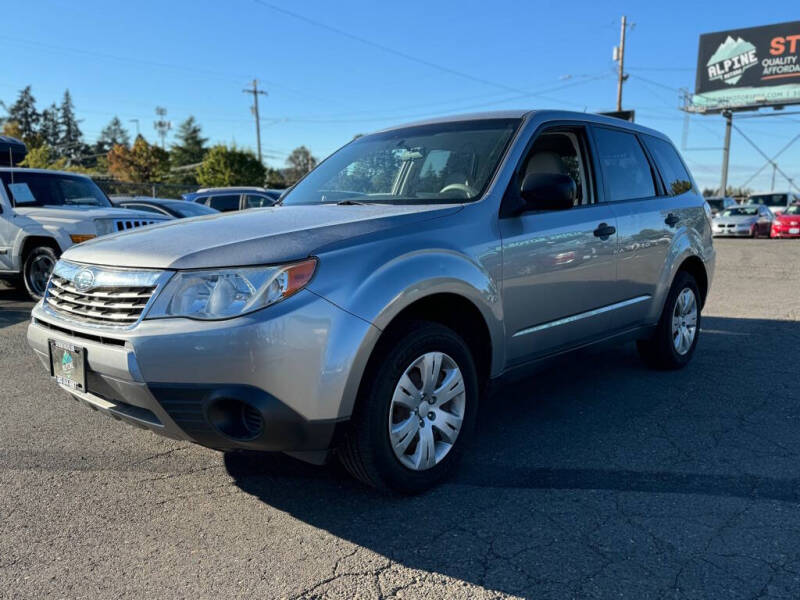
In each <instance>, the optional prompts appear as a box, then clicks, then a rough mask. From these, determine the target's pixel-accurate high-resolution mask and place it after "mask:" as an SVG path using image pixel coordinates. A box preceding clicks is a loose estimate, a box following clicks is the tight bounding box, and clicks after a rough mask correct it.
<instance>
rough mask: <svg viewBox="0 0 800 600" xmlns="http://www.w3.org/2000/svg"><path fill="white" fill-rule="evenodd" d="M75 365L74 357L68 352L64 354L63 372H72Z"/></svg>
mask: <svg viewBox="0 0 800 600" xmlns="http://www.w3.org/2000/svg"><path fill="white" fill-rule="evenodd" d="M74 366H75V364H74V363H73V362H72V356H71V355H70V354H69V353H68V352H64V354H63V355H62V356H61V370H62V371H72V369H73V367H74Z"/></svg>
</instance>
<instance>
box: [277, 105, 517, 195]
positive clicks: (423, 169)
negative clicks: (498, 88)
mask: <svg viewBox="0 0 800 600" xmlns="http://www.w3.org/2000/svg"><path fill="white" fill-rule="evenodd" d="M519 123H520V120H519V119H486V120H481V121H457V122H449V123H438V124H434V125H422V126H417V127H407V128H403V129H394V130H392V131H387V132H383V133H376V134H373V135H368V136H364V137H361V138H358V139H356V140H354V141H353V142H351V143H349V144H348V145H346V146H345V147H343V148H342V149H341V150H339V151H338V152H336V153H335V154H333V155H332V156H331V157H330V158H328V159H327V160H325V161H324V162H323V163H322V164H320V165H319V166H318V167H317V168H316V169H314V170H313V171H312V172H311V173H309V174H308V175H307V176H306V177H305V178H304V179H303V180H301V181H300V182H299V183H298V184H297V185H296V186H295V187H294V189H293V190H292V191H290V192H289V193H288V194H286V196H284V199H283V204H284V205H293V204H320V203H322V204H326V203H327V204H329V203H337V202H344V203H353V204H357V203H373V202H375V203H378V202H380V203H393V204H440V203H461V202H469V201H473V200H477V199H478V198H479V197H480V196H481V195H482V194H483V192H484V191H485V189H486V187H487V186H488V184H489V181H490V180H491V178H492V175H493V174H494V172H495V170H496V169H497V166H498V164H499V163H500V159H501V158H502V156H503V153H504V152H505V150H506V147H507V146H508V144H509V141H510V140H511V136H512V135H513V134H514V131H515V130H516V128H517V126H518V125H519Z"/></svg>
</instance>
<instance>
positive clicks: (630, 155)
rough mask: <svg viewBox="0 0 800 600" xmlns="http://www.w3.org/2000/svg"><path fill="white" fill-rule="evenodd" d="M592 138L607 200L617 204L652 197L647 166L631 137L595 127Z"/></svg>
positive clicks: (640, 150)
mask: <svg viewBox="0 0 800 600" xmlns="http://www.w3.org/2000/svg"><path fill="white" fill-rule="evenodd" d="M595 139H596V142H597V156H598V158H599V159H600V167H601V168H602V169H603V174H604V175H605V179H606V190H607V192H608V197H607V200H609V201H612V202H618V201H620V200H633V199H635V198H651V197H653V196H655V195H656V189H655V185H654V184H653V175H652V173H651V172H650V163H649V162H648V161H647V157H646V156H645V153H644V150H643V149H642V146H641V144H639V140H638V139H636V136H635V135H633V134H630V133H626V132H624V131H617V130H615V129H606V128H604V127H598V128H595Z"/></svg>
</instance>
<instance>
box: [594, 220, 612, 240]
mask: <svg viewBox="0 0 800 600" xmlns="http://www.w3.org/2000/svg"><path fill="white" fill-rule="evenodd" d="M615 233H617V228H616V227H613V226H611V225H609V224H608V223H600V225H598V226H597V229H595V230H594V236H595V237H599V238H600V239H601V240H607V239H608V238H609V237H610V236H612V235H614V234H615Z"/></svg>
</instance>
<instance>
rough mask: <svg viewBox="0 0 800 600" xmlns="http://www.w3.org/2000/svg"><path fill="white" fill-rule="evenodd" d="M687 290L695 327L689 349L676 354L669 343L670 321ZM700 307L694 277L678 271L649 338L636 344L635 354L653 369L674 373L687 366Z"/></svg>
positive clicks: (673, 347)
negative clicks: (693, 308) (694, 306)
mask: <svg viewBox="0 0 800 600" xmlns="http://www.w3.org/2000/svg"><path fill="white" fill-rule="evenodd" d="M687 288H688V289H690V290H691V291H692V293H693V294H694V297H695V301H696V302H697V325H696V330H695V334H694V339H693V340H692V344H691V346H690V347H689V349H688V351H687V352H686V353H685V354H680V353H679V352H678V351H677V350H676V348H675V343H674V342H673V336H672V318H673V315H674V313H675V308H676V304H677V302H678V297H679V295H680V294H681V293H682V292H683V291H684V290H685V289H687ZM701 304H702V296H701V295H700V289H699V288H698V287H697V282H696V281H695V279H694V277H692V275H690V274H689V273H687V272H686V271H679V272H678V274H677V275H676V276H675V280H674V281H673V282H672V287H671V288H670V290H669V294H668V295H667V301H666V302H665V303H664V310H663V311H662V313H661V318H660V319H659V321H658V325H657V326H656V330H655V332H654V333H653V335H652V336H651V337H650V338H649V339H646V340H639V341H637V342H636V348H637V349H638V350H639V355H640V356H641V357H642V360H644V362H645V363H646V364H647V365H648V366H650V367H652V368H654V369H661V370H675V369H682V368H683V367H685V366H686V365H687V364H689V361H690V360H692V356H693V355H694V350H695V348H696V347H697V340H698V339H699V338H700V322H701V314H700V313H701V311H700V306H701Z"/></svg>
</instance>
